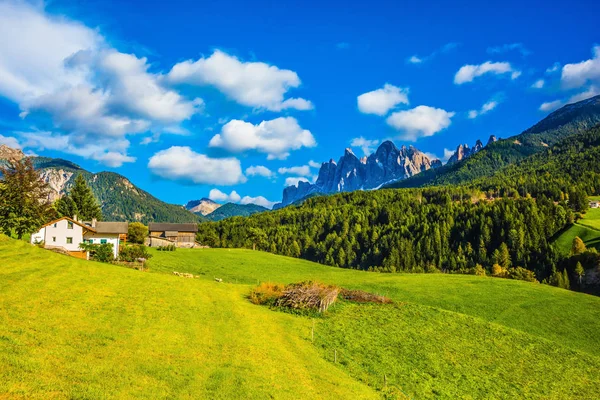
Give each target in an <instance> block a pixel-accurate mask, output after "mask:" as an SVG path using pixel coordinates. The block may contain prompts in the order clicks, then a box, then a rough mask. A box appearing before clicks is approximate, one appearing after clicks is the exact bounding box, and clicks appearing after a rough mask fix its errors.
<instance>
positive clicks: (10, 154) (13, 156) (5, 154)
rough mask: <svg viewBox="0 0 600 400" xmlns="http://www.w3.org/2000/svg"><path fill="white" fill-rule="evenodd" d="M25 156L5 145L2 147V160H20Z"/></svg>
mask: <svg viewBox="0 0 600 400" xmlns="http://www.w3.org/2000/svg"><path fill="white" fill-rule="evenodd" d="M23 157H25V154H23V152H22V151H21V150H19V149H13V148H11V147H8V146H7V145H5V144H2V145H0V160H20V159H22V158H23Z"/></svg>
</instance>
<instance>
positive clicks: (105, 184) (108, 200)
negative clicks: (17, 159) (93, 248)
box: [0, 146, 204, 224]
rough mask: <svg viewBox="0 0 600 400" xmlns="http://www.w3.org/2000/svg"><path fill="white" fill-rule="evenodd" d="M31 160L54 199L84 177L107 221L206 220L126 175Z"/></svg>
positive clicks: (58, 161)
mask: <svg viewBox="0 0 600 400" xmlns="http://www.w3.org/2000/svg"><path fill="white" fill-rule="evenodd" d="M4 147H6V146H4ZM7 149H9V148H7ZM12 150H14V149H12ZM1 154H5V156H6V157H8V154H14V153H8V151H7V150H6V149H4V150H3V152H2V153H1ZM1 154H0V155H1ZM31 159H32V162H33V165H34V167H35V168H36V169H38V170H39V171H40V176H41V177H42V179H43V180H44V181H46V182H47V183H48V184H49V185H50V188H51V189H52V195H51V196H52V199H53V200H55V199H58V198H59V197H60V196H62V195H63V194H64V193H68V192H69V190H70V189H71V187H72V186H73V184H74V182H75V178H76V177H77V175H78V174H82V175H83V177H84V178H85V180H86V182H87V184H88V186H90V188H91V189H92V192H93V193H94V196H95V197H96V199H97V200H98V202H99V203H100V206H101V208H102V214H103V216H104V219H106V220H110V221H140V222H143V223H145V224H147V223H149V222H198V221H203V220H204V218H203V217H202V216H201V215H196V214H193V213H191V212H189V211H187V210H186V209H185V208H184V207H182V206H179V205H175V204H168V203H165V202H164V201H161V200H159V199H157V198H156V197H154V196H152V195H151V194H150V193H148V192H146V191H144V190H142V189H140V188H138V187H137V186H135V185H134V184H133V183H132V182H131V181H130V180H129V179H127V178H126V177H124V176H123V175H120V174H117V173H114V172H99V173H92V172H89V171H86V170H85V169H83V168H81V167H80V166H79V165H77V164H75V163H73V162H71V161H68V160H63V159H60V158H49V157H32V158H31Z"/></svg>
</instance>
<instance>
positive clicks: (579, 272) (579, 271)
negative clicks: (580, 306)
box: [575, 261, 585, 286]
mask: <svg viewBox="0 0 600 400" xmlns="http://www.w3.org/2000/svg"><path fill="white" fill-rule="evenodd" d="M584 273H585V271H584V270H583V266H582V265H581V263H580V262H579V261H577V265H576V266H575V274H577V277H578V278H579V285H580V286H581V277H582V276H583V274H584Z"/></svg>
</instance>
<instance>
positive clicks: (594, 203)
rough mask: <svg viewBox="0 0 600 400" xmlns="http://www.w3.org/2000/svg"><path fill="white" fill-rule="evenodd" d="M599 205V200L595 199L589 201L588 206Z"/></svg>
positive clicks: (595, 206)
mask: <svg viewBox="0 0 600 400" xmlns="http://www.w3.org/2000/svg"><path fill="white" fill-rule="evenodd" d="M598 207H600V202H599V201H597V200H592V201H590V208H598Z"/></svg>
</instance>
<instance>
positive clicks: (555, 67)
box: [546, 62, 560, 74]
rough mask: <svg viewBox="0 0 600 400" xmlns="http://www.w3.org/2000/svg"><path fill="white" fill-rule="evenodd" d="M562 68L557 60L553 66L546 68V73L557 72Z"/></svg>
mask: <svg viewBox="0 0 600 400" xmlns="http://www.w3.org/2000/svg"><path fill="white" fill-rule="evenodd" d="M559 70H560V63H559V62H555V63H554V64H552V66H551V67H548V68H546V73H547V74H553V73H555V72H558V71H559Z"/></svg>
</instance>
